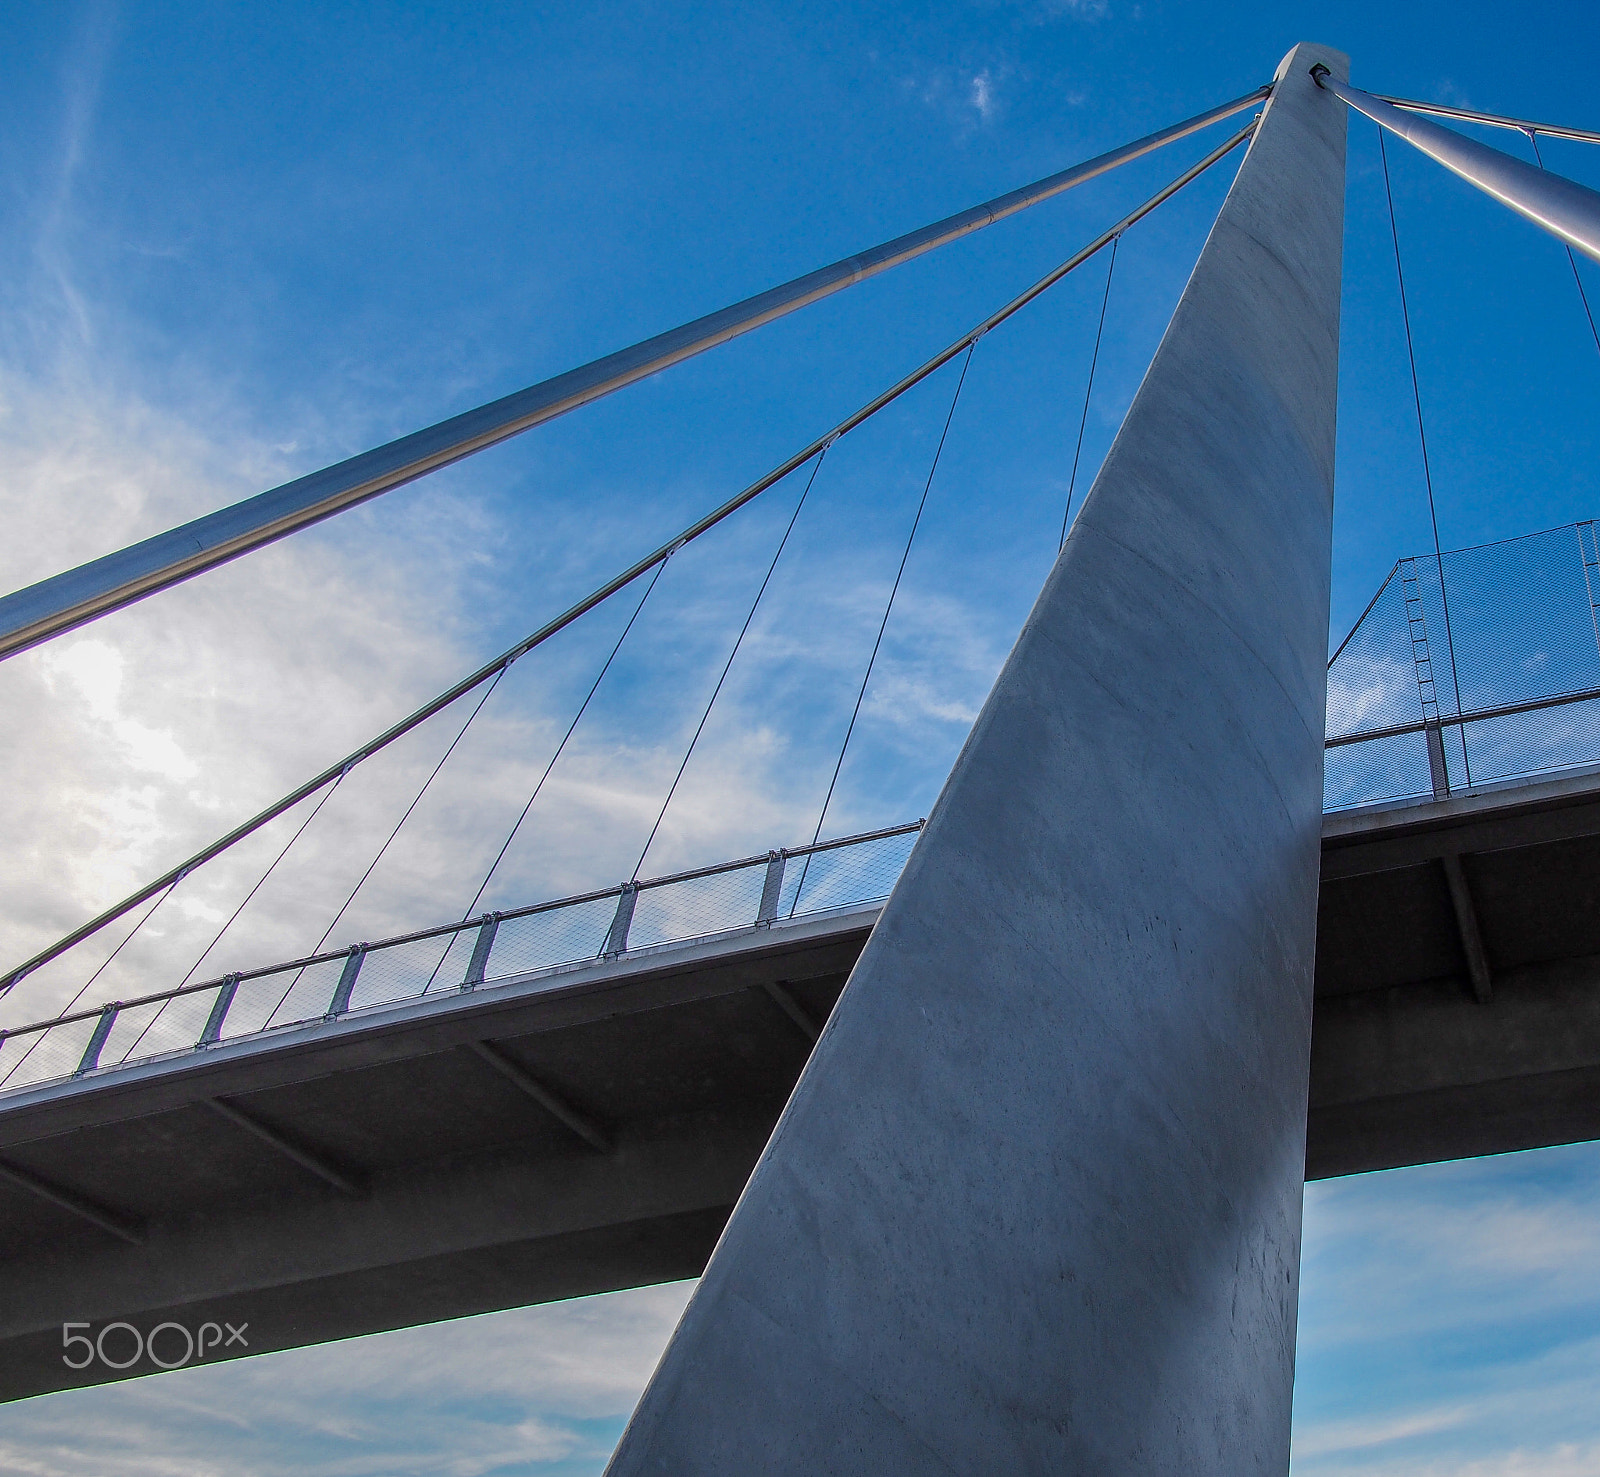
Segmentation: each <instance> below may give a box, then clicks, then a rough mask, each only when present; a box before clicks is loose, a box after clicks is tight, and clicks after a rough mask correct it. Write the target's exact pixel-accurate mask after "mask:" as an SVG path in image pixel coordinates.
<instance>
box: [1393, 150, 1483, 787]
mask: <svg viewBox="0 0 1600 1477" xmlns="http://www.w3.org/2000/svg"><path fill="white" fill-rule="evenodd" d="M1374 127H1377V128H1378V156H1379V158H1380V159H1381V160H1382V161H1383V192H1384V198H1385V199H1387V200H1388V202H1389V235H1390V237H1391V239H1392V240H1393V241H1394V273H1395V278H1396V280H1397V281H1398V282H1399V284H1400V318H1401V321H1402V322H1403V323H1404V324H1405V330H1406V359H1407V361H1408V362H1409V363H1410V365H1411V397H1412V400H1413V401H1414V402H1415V404H1416V407H1417V441H1418V443H1419V445H1420V446H1421V447H1422V479H1423V482H1424V484H1425V485H1426V487H1427V489H1428V520H1429V522H1430V523H1431V524H1432V526H1433V561H1434V564H1435V566H1436V567H1437V568H1438V571H1439V602H1440V604H1441V605H1442V606H1443V607H1444V640H1445V649H1446V650H1447V651H1448V652H1449V654H1450V682H1451V685H1452V687H1454V689H1455V695H1456V717H1457V718H1460V716H1461V678H1460V677H1459V676H1458V675H1457V672H1456V643H1455V637H1454V635H1453V634H1452V632H1451V630H1450V596H1449V594H1448V592H1447V591H1446V590H1445V584H1444V555H1443V553H1442V552H1441V550H1440V544H1439V513H1438V509H1437V508H1436V507H1435V506H1434V500H1433V470H1432V468H1431V466H1430V465H1429V460H1428V432H1427V429H1426V427H1425V426H1424V425H1423V420H1422V388H1421V385H1420V383H1419V381H1418V379H1417V351H1416V348H1415V346H1414V345H1413V343H1412V340H1411V309H1410V307H1409V306H1408V304H1407V302H1406V274H1405V268H1404V267H1403V266H1401V264H1400V228H1399V226H1398V225H1397V224H1396V222H1395V214H1394V190H1393V188H1392V187H1391V186H1390V184H1389V151H1388V149H1387V148H1386V147H1385V145H1384V141H1383V129H1382V128H1381V127H1378V125H1376V124H1375V125H1374ZM1461 762H1462V765H1463V766H1464V767H1465V769H1466V779H1467V784H1468V785H1469V786H1470V785H1471V784H1472V760H1471V758H1470V757H1469V756H1468V754H1467V728H1466V724H1465V723H1463V724H1462V725H1461Z"/></svg>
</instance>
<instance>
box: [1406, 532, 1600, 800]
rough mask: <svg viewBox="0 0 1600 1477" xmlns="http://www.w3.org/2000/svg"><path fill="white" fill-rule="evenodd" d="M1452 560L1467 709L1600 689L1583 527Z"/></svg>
mask: <svg viewBox="0 0 1600 1477" xmlns="http://www.w3.org/2000/svg"><path fill="white" fill-rule="evenodd" d="M1426 562H1428V561H1423V560H1419V561H1418V563H1419V565H1420V564H1423V563H1426ZM1443 563H1444V577H1445V590H1446V593H1447V594H1448V596H1449V599H1450V628H1451V632H1452V633H1453V635H1454V638H1455V650H1456V666H1457V669H1458V672H1459V675H1460V681H1461V704H1462V708H1463V710H1464V711H1466V712H1468V713H1471V712H1473V711H1475V710H1481V709H1483V708H1492V707H1503V706H1507V705H1509V704H1512V703H1520V702H1528V701H1533V700H1537V699H1539V698H1546V697H1559V696H1562V695H1564V694H1566V693H1571V692H1583V691H1587V690H1592V689H1594V688H1600V645H1597V644H1596V640H1595V631H1594V620H1593V616H1592V614H1591V608H1590V604H1589V595H1588V587H1587V584H1586V581H1585V579H1584V567H1583V554H1582V550H1581V548H1580V545H1579V542H1578V533H1577V530H1576V529H1574V528H1571V527H1567V528H1555V529H1551V530H1549V531H1548V532H1546V533H1536V534H1530V535H1529V536H1528V537H1526V538H1519V539H1509V540H1507V541H1506V542H1504V543H1498V544H1489V545H1486V546H1485V547H1483V548H1478V549H1462V550H1459V551H1458V552H1455V553H1450V554H1446V555H1445V556H1444V560H1443ZM1469 748H1470V740H1469ZM1474 768H1476V763H1475V762H1474Z"/></svg>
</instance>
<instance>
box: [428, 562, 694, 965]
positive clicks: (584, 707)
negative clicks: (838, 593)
mask: <svg viewBox="0 0 1600 1477" xmlns="http://www.w3.org/2000/svg"><path fill="white" fill-rule="evenodd" d="M674 552H676V551H674ZM671 559H672V555H671V554H669V555H668V556H667V557H666V558H665V559H663V560H662V561H661V563H659V564H658V565H656V572H655V573H654V574H653V575H651V576H650V583H649V584H648V585H646V586H645V589H644V594H643V595H641V596H640V597H639V603H638V604H637V605H635V606H634V607H633V614H632V615H630V616H629V617H628V624H627V625H625V626H624V627H623V628H622V634H621V635H620V636H618V637H617V641H616V645H614V646H613V647H612V648H611V654H610V655H609V656H608V657H606V659H605V665H603V666H602V667H601V668H600V671H599V674H598V675H597V676H596V677H595V679H594V681H593V682H592V683H591V684H590V686H589V690H588V692H586V693H585V694H584V698H583V701H582V702H581V703H580V704H579V705H578V711H577V712H576V713H574V714H573V716H572V722H571V723H569V724H568V725H567V731H566V732H565V733H564V734H562V735H561V742H560V743H559V744H557V745H556V751H555V753H553V754H552V755H551V756H550V762H549V763H548V764H546V765H545V767H544V773H543V774H541V775H540V776H539V782H538V783H537V784H536V785H535V786H534V787H533V793H532V794H531V795H529V796H528V803H527V804H526V805H524V806H523V807H522V814H521V815H519V816H518V817H517V820H516V824H515V825H513V826H512V828H511V831H510V833H509V834H508V835H507V836H506V839H505V842H504V844H503V845H502V846H501V847H500V850H499V851H498V852H496V853H495V858H494V861H493V862H491V863H490V864H489V870H488V871H487V872H485V873H484V874H483V881H482V882H480V883H479V884H478V890H477V891H476V892H475V893H473V895H472V901H471V902H470V903H468V904H467V908H466V911H465V912H464V913H462V915H461V921H462V922H463V923H465V922H466V921H467V920H468V919H469V918H471V917H472V910H473V909H474V908H476V907H477V906H478V900H479V899H480V898H482V896H483V894H484V892H485V891H486V890H487V888H488V886H489V883H490V881H491V880H492V879H493V877H494V874H495V872H496V871H498V870H499V867H500V863H501V862H502V861H504V860H505V855H506V852H508V851H509V850H510V849H511V843H512V842H513V841H514V840H516V837H517V832H518V831H520V830H521V829H522V823H523V822H524V821H525V820H527V818H528V812H529V811H530V810H532V809H533V802H534V801H535V800H537V799H538V798H539V792H540V791H541V790H543V789H544V782H545V781H546V780H547V779H549V778H550V771H551V770H553V769H554V768H555V767H556V760H558V759H559V758H560V757H561V755H562V753H563V752H564V751H565V749H566V747H567V740H568V739H570V738H571V737H572V735H573V733H574V732H575V731H576V729H577V727H578V723H579V721H580V720H581V719H582V717H583V715H584V714H585V713H586V712H587V711H588V710H589V704H590V703H591V702H592V701H593V699H594V695H595V693H597V692H598V691H599V690H600V684H601V683H602V682H604V681H605V676H606V673H607V672H609V671H610V670H611V664H612V662H614V661H616V659H617V653H618V652H619V651H621V650H622V643H623V642H624V641H626V640H627V639H628V632H629V631H631V630H632V629H633V623H634V622H635V621H636V620H638V619H639V612H640V611H642V610H643V609H644V603H645V601H646V600H648V599H649V598H650V592H651V591H652V590H654V589H655V587H656V584H657V582H658V581H659V580H660V578H661V576H662V574H663V573H665V571H666V568H667V565H668V563H670V562H671ZM459 937H460V935H459V934H452V935H451V936H450V939H449V941H448V942H447V943H446V944H445V946H444V953H442V954H441V955H440V956H439V962H438V963H437V964H435V965H434V966H433V973H432V974H430V975H429V976H428V983H427V984H425V985H424V986H423V987H422V993H423V994H424V995H426V994H427V993H428V991H429V990H431V989H432V988H433V982H434V981H435V980H436V979H438V977H439V971H440V970H441V969H443V968H444V961H445V960H446V959H448V958H449V957H450V951H451V950H452V949H453V948H455V946H456V940H457V939H458V938H459Z"/></svg>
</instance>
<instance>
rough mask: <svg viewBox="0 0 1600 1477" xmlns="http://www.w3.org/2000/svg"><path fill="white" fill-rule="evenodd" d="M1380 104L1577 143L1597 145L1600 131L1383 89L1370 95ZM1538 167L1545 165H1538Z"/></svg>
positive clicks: (1599, 139)
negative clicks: (1423, 100) (1454, 105)
mask: <svg viewBox="0 0 1600 1477" xmlns="http://www.w3.org/2000/svg"><path fill="white" fill-rule="evenodd" d="M1372 95H1373V97H1375V98H1377V100H1378V101H1379V102H1380V103H1388V104H1389V106H1390V107H1391V108H1403V109H1404V110H1405V111H1406V112H1408V113H1431V114H1432V115H1433V116H1434V117H1435V118H1457V119H1460V120H1461V122H1463V123H1481V124H1483V125H1484V126H1485V127H1487V128H1509V129H1511V130H1513V131H1514V132H1517V133H1528V134H1533V133H1542V134H1543V135H1544V136H1545V137H1546V138H1564V139H1569V140H1571V141H1573V142H1575V143H1580V144H1600V133H1595V132H1594V131H1593V130H1591V129H1587V128H1568V127H1567V126H1566V125H1565V124H1562V123H1534V122H1532V121H1531V120H1529V119H1526V118H1508V117H1506V116H1505V115H1503V114H1501V113H1479V112H1474V111H1473V110H1472V109H1471V108H1452V107H1448V106H1446V105H1445V104H1444V103H1421V102H1417V101H1416V100H1415V99H1414V98H1409V97H1390V96H1389V95H1388V94H1387V93H1384V92H1375V93H1373V94H1372ZM1539 167H1540V168H1541V169H1542V168H1544V166H1543V165H1542V164H1541V165H1540V166H1539Z"/></svg>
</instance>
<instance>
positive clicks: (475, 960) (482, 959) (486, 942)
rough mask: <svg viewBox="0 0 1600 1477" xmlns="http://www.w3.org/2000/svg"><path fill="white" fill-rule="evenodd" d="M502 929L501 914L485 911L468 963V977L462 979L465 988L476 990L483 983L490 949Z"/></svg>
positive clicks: (462, 986) (462, 985)
mask: <svg viewBox="0 0 1600 1477" xmlns="http://www.w3.org/2000/svg"><path fill="white" fill-rule="evenodd" d="M499 930H500V915H499V914H498V913H485V914H484V915H483V921H482V922H481V923H480V924H479V925H478V936H477V938H475V939H474V940H473V941H472V958H471V959H470V960H469V961H468V963H467V977H466V978H465V979H464V980H462V981H461V988H462V989H463V990H475V989H477V987H478V986H479V985H481V984H482V983H483V972H484V970H485V969H487V968H488V965H489V950H490V949H492V948H493V947H494V936H495V934H496V933H498V932H499Z"/></svg>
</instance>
